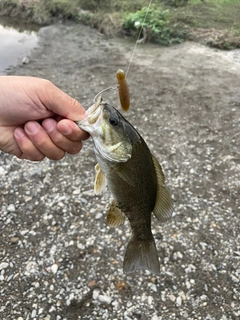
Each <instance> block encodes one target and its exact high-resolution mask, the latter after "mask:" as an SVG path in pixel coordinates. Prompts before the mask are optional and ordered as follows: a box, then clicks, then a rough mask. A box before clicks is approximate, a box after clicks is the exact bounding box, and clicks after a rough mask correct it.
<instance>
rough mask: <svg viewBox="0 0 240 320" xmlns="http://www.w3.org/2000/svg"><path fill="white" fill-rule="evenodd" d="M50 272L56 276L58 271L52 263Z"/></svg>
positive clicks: (56, 266)
mask: <svg viewBox="0 0 240 320" xmlns="http://www.w3.org/2000/svg"><path fill="white" fill-rule="evenodd" d="M51 271H52V273H53V274H56V273H57V271H58V265H57V264H56V263H54V264H53V265H52V266H51Z"/></svg>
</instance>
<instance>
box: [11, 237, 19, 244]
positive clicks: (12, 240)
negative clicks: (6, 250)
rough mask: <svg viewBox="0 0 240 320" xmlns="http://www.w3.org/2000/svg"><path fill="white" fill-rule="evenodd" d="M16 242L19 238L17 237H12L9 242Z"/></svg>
mask: <svg viewBox="0 0 240 320" xmlns="http://www.w3.org/2000/svg"><path fill="white" fill-rule="evenodd" d="M18 241H19V238H18V237H12V238H11V239H10V242H11V243H12V244H16V243H18Z"/></svg>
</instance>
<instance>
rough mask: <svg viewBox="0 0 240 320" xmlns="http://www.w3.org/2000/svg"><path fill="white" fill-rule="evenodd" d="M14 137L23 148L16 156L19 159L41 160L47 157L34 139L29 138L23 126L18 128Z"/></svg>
mask: <svg viewBox="0 0 240 320" xmlns="http://www.w3.org/2000/svg"><path fill="white" fill-rule="evenodd" d="M14 138H15V140H16V142H17V144H18V146H19V148H20V150H21V152H18V154H16V156H17V157H18V158H19V159H29V160H32V161H41V160H43V159H44V158H45V156H44V154H42V153H41V152H40V151H39V150H38V149H37V148H36V147H35V146H34V144H33V143H32V141H31V140H30V139H29V138H28V136H27V135H26V134H25V132H24V130H23V129H22V128H16V129H15V131H14Z"/></svg>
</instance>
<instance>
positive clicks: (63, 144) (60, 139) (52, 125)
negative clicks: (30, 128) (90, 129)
mask: <svg viewBox="0 0 240 320" xmlns="http://www.w3.org/2000/svg"><path fill="white" fill-rule="evenodd" d="M71 122H72V121H71ZM73 124H74V123H73ZM42 127H43V128H44V129H45V130H46V132H47V133H48V135H49V136H50V138H51V140H52V141H53V143H54V144H55V145H57V146H58V147H59V148H61V149H62V150H64V151H66V152H68V153H70V154H76V153H78V152H79V151H80V150H81V149H82V141H81V139H80V138H78V139H76V141H72V140H70V139H68V138H67V137H65V136H64V135H63V134H62V133H61V132H59V130H58V128H57V122H56V121H55V120H54V119H51V118H50V119H45V120H44V121H43V122H42ZM76 136H77V134H76ZM78 136H80V137H81V132H80V135H78ZM74 138H76V137H75V136H74Z"/></svg>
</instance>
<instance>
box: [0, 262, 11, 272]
mask: <svg viewBox="0 0 240 320" xmlns="http://www.w3.org/2000/svg"><path fill="white" fill-rule="evenodd" d="M8 265H9V264H8V263H7V262H2V263H0V270H3V269H6V268H7V267H8Z"/></svg>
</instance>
